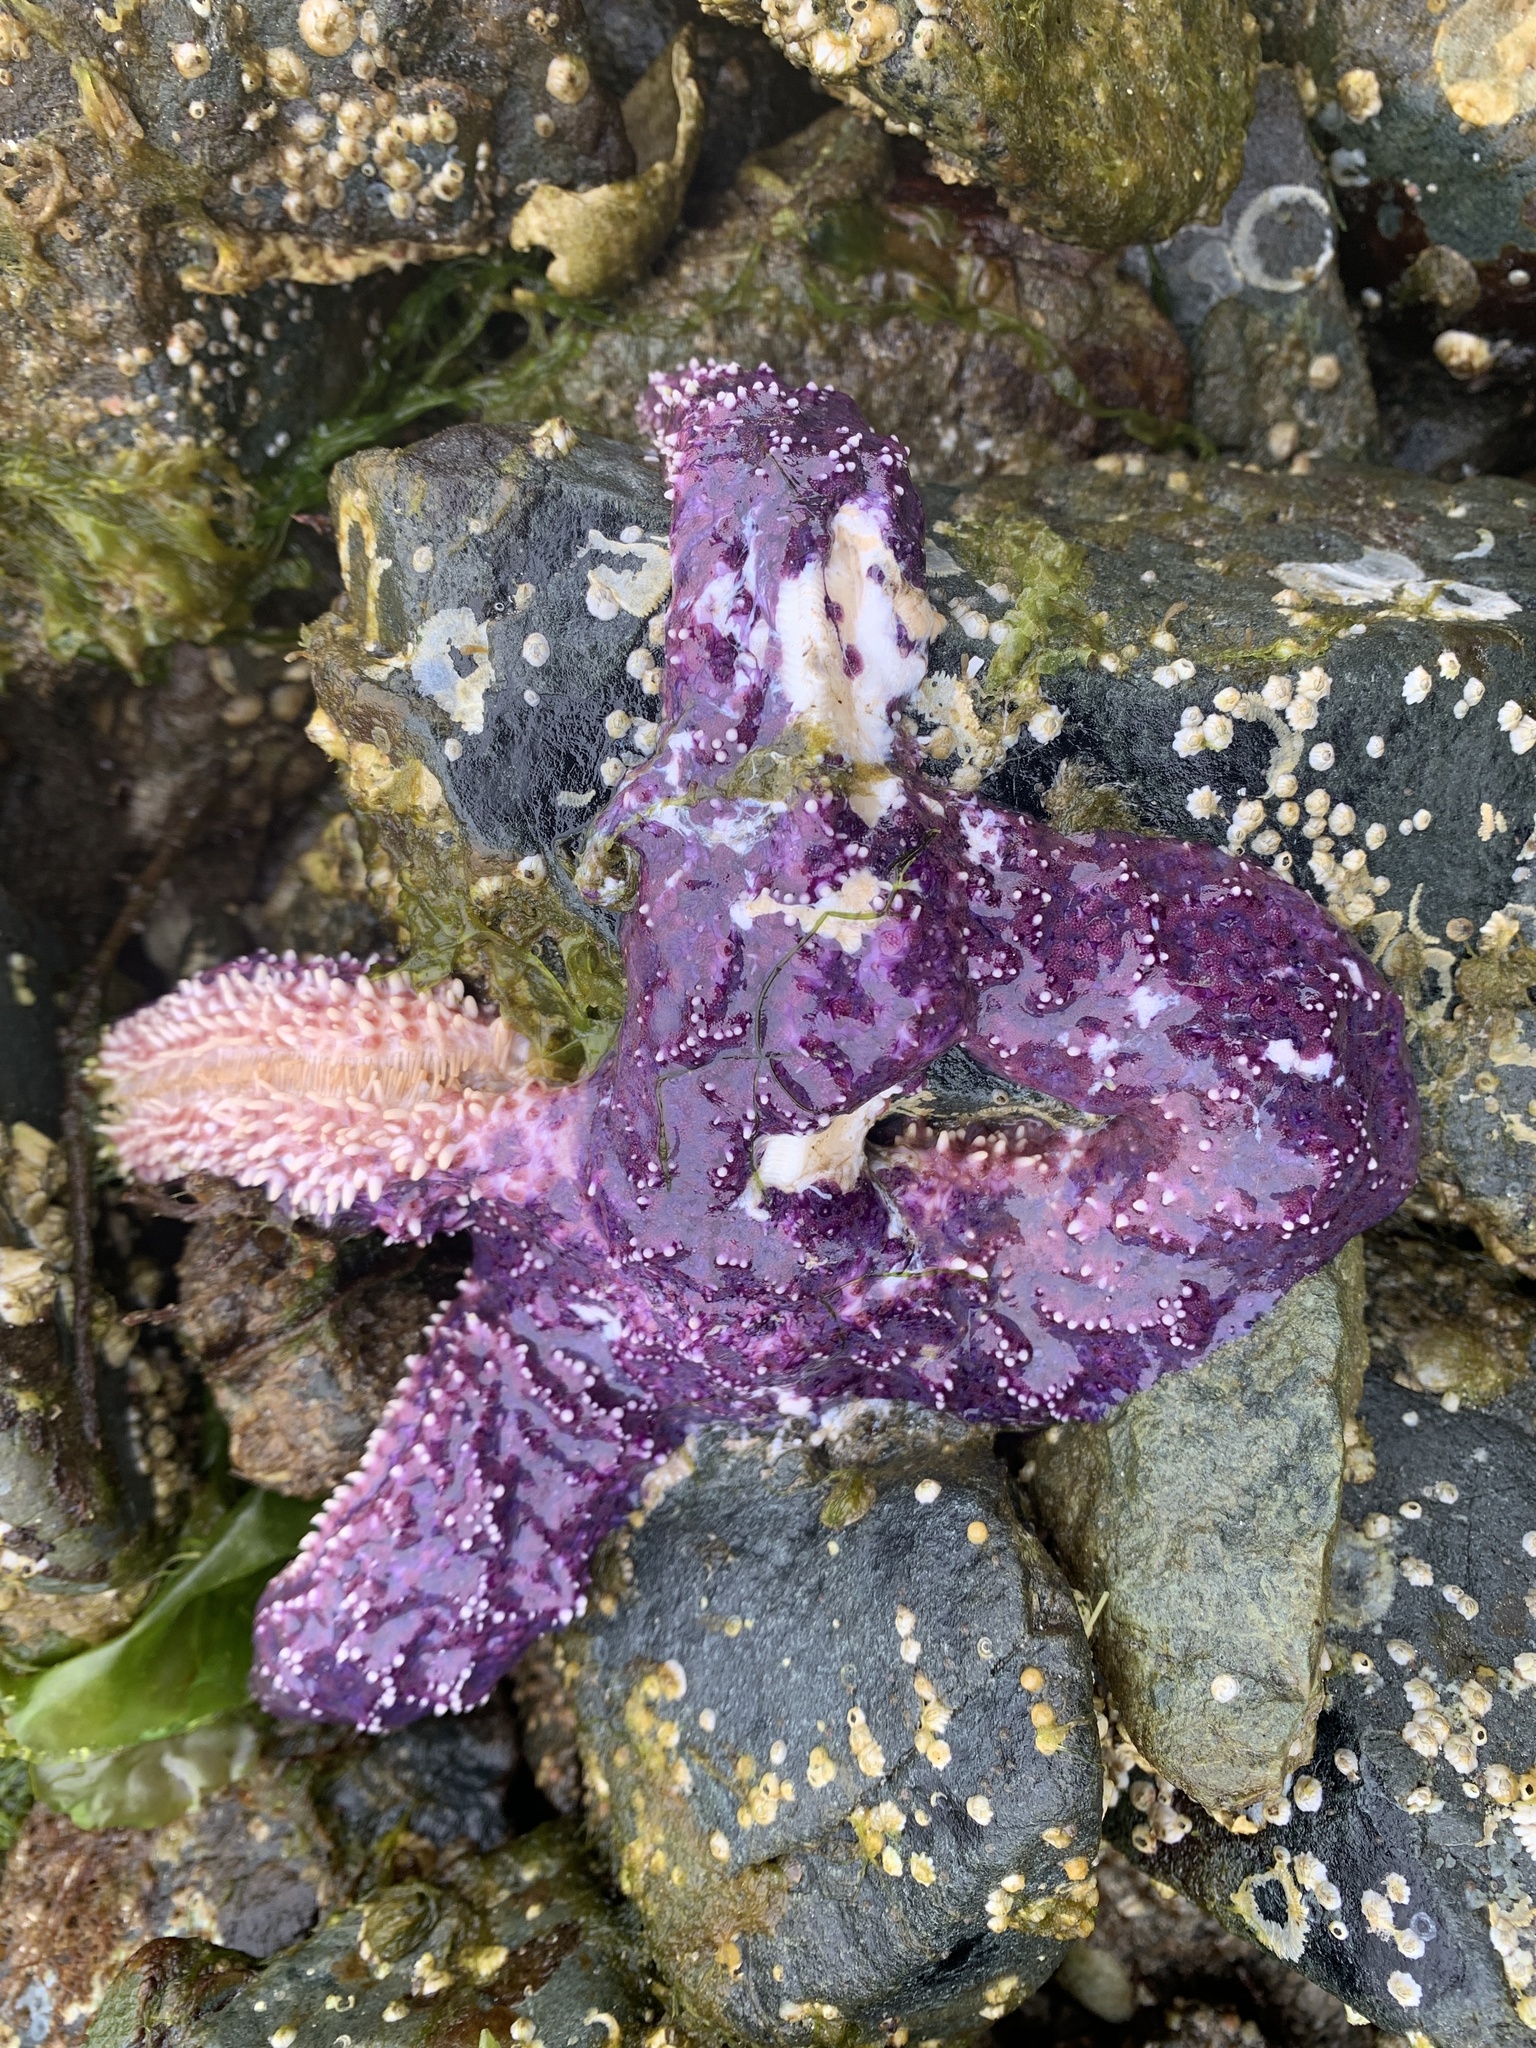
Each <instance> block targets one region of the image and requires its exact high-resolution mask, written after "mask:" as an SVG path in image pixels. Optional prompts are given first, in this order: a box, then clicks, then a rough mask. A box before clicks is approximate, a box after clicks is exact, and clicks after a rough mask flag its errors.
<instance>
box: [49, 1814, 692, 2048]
mask: <svg viewBox="0 0 1536 2048" xmlns="http://www.w3.org/2000/svg"><path fill="white" fill-rule="evenodd" d="M645 1969H646V1965H645V1957H644V1950H643V1947H642V1946H641V1945H640V1942H639V1939H638V1936H637V1930H636V1928H635V1925H634V1920H633V1915H632V1914H630V1913H628V1912H627V1911H626V1910H624V1909H622V1908H620V1909H615V1908H614V1907H613V1906H612V1905H610V1904H609V1902H608V1901H607V1900H606V1899H605V1898H604V1897H603V1895H602V1894H601V1892H599V1890H598V1889H597V1887H596V1885H595V1884H594V1883H593V1880H592V1876H591V1874H590V1872H589V1871H588V1869H587V1868H586V1865H585V1863H584V1860H583V1857H582V1853H581V1848H580V1843H579V1840H578V1838H577V1836H576V1834H575V1831H574V1830H573V1829H571V1828H569V1827H567V1826H566V1825H564V1824H563V1823H554V1824H551V1825H550V1826H547V1827H543V1828H539V1829H537V1830H536V1831H535V1832H534V1833H533V1834H531V1835H526V1836H524V1837H522V1839H521V1840H519V1841H517V1842H514V1843H512V1844H511V1845H510V1846H509V1847H508V1848H505V1849H500V1850H497V1851H494V1852H493V1853H491V1854H489V1855H486V1856H472V1855H466V1856H461V1857H459V1858H457V1859H456V1860H454V1861H452V1862H451V1863H450V1864H449V1865H448V1866H447V1867H446V1868H445V1869H443V1870H442V1871H441V1872H440V1873H439V1875H438V1876H437V1878H436V1879H431V1878H427V1877H417V1878H414V1879H410V1880H407V1881H405V1882H403V1883H397V1884H393V1885H387V1886H385V1887H383V1888H382V1889H379V1890H376V1891H374V1892H372V1893H370V1895H369V1896H368V1898H367V1899H366V1901H365V1902H363V1903H361V1904H357V1905H352V1906H348V1907H346V1908H345V1909H343V1910H342V1911H340V1912H336V1913H333V1914H332V1915H331V1916H330V1917H329V1918H328V1919H327V1920H326V1921H325V1922H324V1924H323V1925H322V1926H320V1927H319V1928H318V1929H317V1930H316V1932H315V1933H314V1934H313V1935H312V1936H311V1937H310V1938H309V1940H307V1941H305V1942H302V1943H301V1944H299V1945H298V1946H297V1947H294V1948H290V1949H288V1950H286V1951H285V1952H284V1953H282V1954H281V1955H278V1956H276V1957H274V1959H273V1960H272V1961H271V1962H270V1963H269V1964H268V1965H267V1966H266V1968H265V1969H262V1970H256V1969H255V1968H254V1967H253V1965H252V1963H251V1959H250V1958H249V1957H247V1956H242V1955H239V1954H236V1953H233V1952H231V1951H229V1950H228V1949H224V1950H218V1951H213V1952H210V1950H209V1949H208V1947H207V1945H206V1944H205V1943H202V1942H194V1941H183V1942H178V1943H176V1944H175V1945H174V1947H173V1946H172V1944H171V1943H169V1942H164V1941H162V1942H156V1943H154V1944H152V1945H151V1946H150V1947H149V1948H148V1949H145V1950H141V1951H140V1952H139V1954H138V1955H137V1956H136V1957H134V1958H133V1959H131V1960H130V1961H129V1963H128V1965H127V1967H126V1968H125V1969H124V1970H123V1971H122V1973H121V1975H119V1976H118V1978H117V1979H116V1981H115V1983H113V1985H112V1987H111V1989H110V1991H109V1992H108V1994H107V1996H106V1998H105V1999H104V2001H103V2003H102V2006H101V2010H100V2012H99V2014H98V2015H97V2018H96V2020H95V2022H94V2023H93V2025H92V2027H91V2031H90V2035H89V2039H90V2042H91V2044H92V2048H130V2044H135V2048H137V2044H140V2043H147V2042H151V2041H152V2042H155V2043H158V2044H161V2048H268V2044H269V2042H270V2039H271V2036H272V2034H273V2033H274V2032H278V2033H280V2034H281V2035H282V2037H283V2039H284V2041H285V2042H291V2043H293V2044H295V2048H332V2044H333V2043H334V2041H335V2038H336V2035H337V2032H338V2029H339V2028H341V2029H344V2030H345V2032H346V2033H347V2035H348V2036H349V2038H350V2040H351V2041H352V2042H353V2043H354V2044H356V2048H383V2044H384V2043H386V2042H388V2043H390V2044H391V2048H428V2044H436V2043H439V2042H440V2043H442V2044H443V2048H460V2044H465V2043H467V2044H469V2048H473V2044H475V2043H476V2042H478V2041H479V2040H480V2039H481V2037H482V2033H484V2032H489V2033H490V2035H491V2036H492V2038H493V2039H495V2040H496V2041H498V2042H505V2041H507V2040H508V2039H509V2038H510V2039H511V2040H512V2041H514V2042H515V2041H529V2042H531V2041H535V2040H538V2041H542V2042H543V2043H544V2044H545V2048H578V2044H579V2048H591V2043H592V2042H593V2041H594V2040H602V2039H606V2040H608V2041H617V2040H620V2039H625V2038H631V2037H632V2038H634V2039H636V2040H638V2039H639V2038H640V2034H641V2029H642V2026H643V2025H644V2024H645V2023H646V2022H647V2021H654V2020H655V2018H656V2017H657V2012H656V2005H655V2002H654V2001H653V2000H652V1998H651V1997H650V1993H649V1987H648V1985H647V1983H646V1981H645ZM605 2028H606V2030H607V2031H606V2034H605V2033H604V2031H603V2030H604V2029H605ZM631 2030H633V2031H631ZM665 2038H666V2036H665V2034H663V2039H665Z"/></svg>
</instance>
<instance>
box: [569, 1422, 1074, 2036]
mask: <svg viewBox="0 0 1536 2048" xmlns="http://www.w3.org/2000/svg"><path fill="white" fill-rule="evenodd" d="M693 1467H694V1469H693V1470H692V1473H691V1475H690V1476H688V1477H686V1478H684V1479H682V1480H681V1481H680V1483H678V1484H676V1485H675V1486H673V1487H672V1489H671V1490H670V1491H667V1492H666V1493H665V1494H664V1496H663V1497H662V1498H660V1499H659V1500H656V1499H654V1498H653V1499H652V1502H651V1505H650V1507H649V1509H648V1511H647V1512H646V1513H645V1514H644V1515H643V1516H641V1517H639V1518H638V1524H639V1525H638V1526H637V1527H633V1528H631V1529H629V1530H626V1531H624V1532H621V1534H620V1536H619V1537H618V1538H617V1539H616V1540H615V1541H614V1542H612V1543H611V1545H610V1547H609V1549H608V1551H607V1553H606V1558H605V1561H603V1562H601V1563H600V1566H599V1572H598V1577H597V1580H596V1584H595V1588H594V1596H593V1599H592V1602H591V1605H590V1607H589V1609H588V1612H587V1615H586V1618H585V1620H584V1621H582V1622H580V1623H578V1624H577V1625H576V1626H575V1627H574V1628H572V1629H571V1630H569V1631H567V1633H566V1634H565V1635H564V1636H563V1637H562V1638H560V1639H559V1641H558V1645H557V1651H556V1656H557V1661H558V1664H559V1666H560V1668H561V1669H562V1671H563V1675H564V1677H565V1681H566V1684H567V1685H568V1686H569V1688H570V1690H571V1693H572V1696H573V1699H574V1702H575V1706H576V1712H577V1717H578V1721H579V1725H580V1735H581V1742H582V1748H583V1760H584V1777H585V1783H586V1791H587V1800H588V1819H589V1824H590V1825H591V1826H592V1827H593V1828H594V1829H595V1831H596V1833H597V1837H598V1839H599V1841H600V1843H601V1844H602V1846H603V1849H604V1851H605V1853H606V1855H607V1857H608V1859H609V1861H610V1864H611V1867H612V1868H613V1870H614V1873H615V1875H616V1877H617V1878H618V1881H619V1883H620V1884H621V1886H622V1887H623V1889H624V1890H625V1891H626V1892H627V1894H628V1895H629V1896H630V1897H631V1898H632V1899H633V1901H634V1903H635V1905H636V1907H637V1908H638V1909H639V1912H640V1916H641V1919H642V1921H643V1923H644V1925H645V1928H646V1933H647V1936H648V1938H649V1940H650V1941H651V1943H652V1945H653V1947H654V1949H655V1952H656V1954H657V1958H658V1961H659V1963H660V1965H661V1968H662V1972H663V1975H664V1976H665V1978H666V1980H667V1982H668V1984H669V1986H670V1988H671V1992H672V1997H673V2000H674V2003H675V2006H676V2009H677V2011H678V2013H679V2016H680V2017H681V2019H682V2020H683V2022H684V2023H685V2024H686V2025H689V2026H693V2027H696V2028H697V2029H698V2031H699V2032H700V2033H701V2034H702V2035H703V2036H704V2037H705V2038H707V2039H711V2040H715V2039H723V2040H727V2041H750V2042H764V2043H775V2042H779V2041H789V2040H797V2039H800V2038H803V2033H802V2030H804V2029H806V2028H809V2029H811V2030H812V2031H811V2038H813V2039H818V2040H823V2041H826V2042H829V2043H840V2044H850V2048H851V2044H852V2043H855V2042H864V2041H869V2040H874V2039H879V2040H886V2039H889V2038H891V2033H892V2029H894V2028H898V2027H904V2028H907V2029H908V2030H909V2033H910V2037H911V2038H912V2039H914V2040H915V2039H918V2038H919V2037H924V2038H926V2037H928V2036H941V2037H942V2038H943V2039H945V2040H963V2039H968V2038H970V2037H971V2035H972V2034H973V2033H974V2032H975V2031H976V2030H978V2029H979V2028H981V2027H983V2026H984V2025H985V2024H986V2023H987V2022H988V2021H990V2020H992V2019H995V2018H997V2017H999V2016H1000V2015H1001V2014H1002V2013H1003V2012H1006V2011H1008V2010H1009V2009H1010V2008H1011V2007H1013V2006H1014V2005H1015V2004H1017V2003H1018V2002H1019V2000H1020V1999H1021V1998H1023V1997H1024V1996H1025V1995H1026V1994H1027V1993H1028V1992H1029V1991H1030V1990H1032V1989H1033V1988H1034V1986H1035V1985H1037V1984H1038V1983H1040V1982H1041V1981H1042V1979H1043V1978H1044V1977H1046V1976H1047V1975H1049V1973H1050V1971H1051V1970H1052V1969H1054V1967H1055V1966H1056V1963H1057V1961H1058V1960H1059V1958H1060V1954H1061V1949H1060V1946H1059V1944H1060V1943H1061V1942H1062V1941H1063V1940H1071V1939H1074V1938H1077V1937H1080V1936H1081V1935H1084V1934H1086V1933H1087V1932H1088V1930H1089V1928H1090V1927H1091V1925H1092V1918H1093V1902H1094V1891H1093V1880H1092V1877H1091V1874H1090V1873H1091V1867H1092V1860H1093V1857H1094V1853H1095V1850H1096V1846H1097V1840H1098V1819H1099V1799H1100V1794H1099V1782H1098V1759H1097V1738H1096V1734H1095V1718H1094V1707H1093V1700H1092V1680H1091V1676H1090V1673H1089V1670H1088V1663H1087V1653H1086V1647H1085V1645H1084V1642H1083V1637H1082V1631H1081V1627H1080V1624H1079V1622H1078V1619H1077V1613H1076V1610H1075V1608H1074V1606H1073V1604H1072V1600H1071V1596H1070V1594H1069V1593H1068V1590H1067V1588H1066V1586H1065V1584H1064V1583H1063V1582H1062V1579H1061V1577H1060V1575H1059V1574H1058V1573H1057V1572H1056V1570H1055V1568H1054V1567H1053V1566H1052V1565H1051V1563H1050V1561H1049V1559H1048V1558H1047V1557H1046V1556H1045V1554H1044V1552H1043V1551H1042V1550H1041V1548H1040V1547H1039V1545H1038V1544H1037V1543H1036V1541H1035V1539H1034V1537H1033V1536H1032V1535H1031V1534H1030V1533H1029V1531H1028V1530H1027V1529H1026V1527H1025V1526H1024V1524H1023V1523H1022V1521H1021V1520H1020V1518H1019V1513H1018V1508H1017V1505H1016V1502H1015V1499H1014V1495H1013V1490H1012V1486H1011V1483H1010V1480H1009V1478H1008V1475H1007V1472H1006V1471H1005V1469H1004V1468H1003V1466H1002V1465H1001V1464H1000V1463H999V1462H998V1461H997V1460H996V1459H995V1457H994V1456H993V1454H992V1449H991V1444H990V1440H989V1438H988V1437H987V1436H986V1434H985V1433H983V1432H979V1431H975V1430H966V1429H961V1428H956V1427H955V1426H953V1425H951V1424H947V1423H945V1422H942V1421H935V1420H934V1419H933V1418H931V1417H924V1416H921V1415H917V1414H916V1413H915V1412H912V1411H906V1410H898V1409H893V1410H891V1411H890V1412H889V1413H885V1412H882V1409H881V1407H880V1406H879V1405H878V1404H877V1406H876V1407H875V1408H874V1409H868V1408H861V1409H854V1410H850V1411H844V1414H843V1417H842V1418H841V1420H840V1421H838V1422H836V1423H833V1424H829V1425H827V1426H826V1427H824V1428H822V1429H821V1430H819V1431H812V1430H811V1429H810V1428H809V1425H805V1426H802V1427H801V1428H799V1429H795V1428H793V1427H792V1426H791V1425H788V1424H787V1425H786V1429H785V1431H784V1433H782V1434H781V1435H780V1436H778V1437H775V1438H772V1439H770V1438H766V1437H743V1436H734V1435H732V1434H730V1433H729V1432H727V1431H724V1430H716V1431H711V1432H709V1433H708V1434H707V1435H706V1436H705V1437H703V1438H702V1439H701V1440H700V1441H699V1443H698V1445H697V1447H696V1450H695V1453H694V1458H693Z"/></svg>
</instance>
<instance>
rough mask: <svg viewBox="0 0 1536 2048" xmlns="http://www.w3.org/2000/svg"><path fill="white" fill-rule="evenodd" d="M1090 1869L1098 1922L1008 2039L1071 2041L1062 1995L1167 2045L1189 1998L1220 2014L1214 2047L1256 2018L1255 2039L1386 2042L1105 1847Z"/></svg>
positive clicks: (1223, 2046)
mask: <svg viewBox="0 0 1536 2048" xmlns="http://www.w3.org/2000/svg"><path fill="white" fill-rule="evenodd" d="M1138 1861H1139V1859H1138ZM1097 1874H1098V1884H1099V1918H1098V1924H1097V1925H1096V1927H1095V1928H1094V1931H1093V1934H1092V1935H1091V1936H1090V1938H1089V1939H1088V1940H1087V1941H1085V1942H1080V1943H1076V1944H1074V1946H1073V1947H1072V1948H1070V1949H1068V1951H1067V1956H1066V1960H1065V1962H1064V1963H1063V1965H1062V1967H1061V1969H1059V1970H1058V1971H1057V1973H1056V1975H1055V1977H1054V1978H1053V1979H1052V1980H1051V1982H1050V1984H1049V1985H1047V1986H1046V1987H1045V1991H1044V1992H1043V1993H1042V1994H1038V1995H1037V1998H1036V1999H1035V2000H1032V2001H1031V2002H1030V2006H1031V2008H1034V2007H1038V2006H1044V2005H1045V2004H1046V2002H1047V1999H1049V2005H1050V2009H1049V2011H1048V2012H1047V2011H1039V2012H1038V2013H1037V2012H1036V2011H1034V2010H1032V2009H1029V2008H1027V2009H1026V2010H1029V2011H1030V2018H1031V2020H1032V2021H1033V2023H1034V2027H1035V2029H1036V2031H1035V2032H1034V2033H1033V2034H1031V2035H1028V2036H1019V2037H1018V2038H1021V2039H1029V2040H1038V2041H1049V2042H1051V2043H1053V2044H1055V2043H1058V2042H1059V2043H1061V2044H1062V2048H1066V2044H1067V2043H1072V2044H1074V2048H1076V2044H1077V2042H1078V2041H1079V2040H1080V2039H1081V2038H1082V2016H1081V2013H1079V2014H1077V2015H1076V2023H1075V2024H1074V2018H1073V2016H1072V2012H1071V2005H1070V2004H1069V2003H1068V1999H1069V1998H1070V1999H1071V2001H1073V2002H1075V2003H1076V2004H1077V2005H1078V2006H1079V2007H1081V2008H1082V2009H1083V2011H1086V2012H1088V2013H1090V2014H1092V2015H1093V2016H1094V2017H1095V2018H1098V2019H1102V2020H1105V2021H1107V2022H1108V2023H1109V2024H1110V2025H1112V2026H1116V2027H1123V2026H1125V2024H1126V2021H1127V2020H1133V2021H1134V2022H1135V2024H1134V2026H1133V2028H1132V2029H1131V2030H1130V2032H1129V2034H1128V2036H1127V2038H1130V2039H1135V2040H1138V2041H1140V2040H1141V2039H1143V2038H1147V2039H1152V2040H1160V2039H1167V2038H1169V2037H1171V2040H1172V2042H1173V2043H1176V2044H1177V2048H1188V2044H1189V2040H1190V2038H1191V2035H1192V2032H1193V2026H1194V2022H1193V2020H1192V2018H1191V2014H1192V2012H1193V2011H1194V2010H1196V2009H1197V2008H1198V2006H1204V2008H1205V2010H1206V2011H1207V2012H1210V2011H1212V2010H1213V2009H1214V2010H1215V2011H1217V2012H1219V2013H1221V2014H1222V2015H1223V2018H1222V2020H1221V2022H1220V2025H1219V2026H1218V2030H1217V2031H1216V2033H1215V2034H1214V2036H1212V2037H1210V2038H1212V2039H1213V2040H1214V2042H1215V2043H1216V2044H1218V2048H1239V2044H1241V2042H1242V2041H1243V2040H1245V2039H1246V2038H1249V2037H1246V2036H1244V2035H1243V2033H1242V2031H1241V2029H1242V2026H1243V2025H1244V2024H1246V2025H1248V2026H1250V2027H1256V2029H1257V2035H1256V2038H1258V2039H1259V2040H1261V2041H1262V2042H1264V2043H1266V2044H1269V2048H1395V2044H1394V2043H1392V2042H1389V2041H1388V2040H1387V2039H1386V2037H1384V2036H1381V2035H1377V2034H1376V2033H1374V2031H1373V2032H1370V2033H1365V2034H1362V2033H1360V2032H1359V2031H1358V2029H1357V2028H1355V2027H1354V2026H1352V2025H1351V2022H1350V2020H1349V2018H1348V2017H1347V2016H1346V2012H1345V2007H1344V2005H1343V2003H1342V2001H1341V2000H1339V1999H1336V1998H1334V1997H1332V1996H1331V1995H1330V1994H1329V1993H1328V1992H1326V1991H1324V1990H1323V1989H1322V1988H1321V1987H1320V1986H1319V1985H1316V1984H1311V1983H1309V1982H1308V1981H1307V1979H1306V1978H1305V1977H1302V1976H1299V1975H1298V1974H1297V1972H1296V1971H1295V1970H1293V1969H1291V1968H1290V1966H1289V1965H1288V1964H1286V1963H1283V1962H1281V1961H1280V1960H1279V1959H1278V1957H1275V1956H1269V1955H1264V1954H1261V1953H1260V1952H1259V1951H1258V1950H1256V1949H1255V1948H1254V1947H1253V1945H1252V1943H1251V1942H1250V1941H1248V1940H1246V1939H1240V1938H1239V1937H1237V1936H1236V1935H1233V1934H1229V1933H1228V1932H1227V1930H1226V1929H1225V1928H1224V1927H1222V1926H1221V1925H1220V1924H1219V1923H1218V1922H1217V1921H1215V1920H1213V1919H1212V1918H1211V1917H1210V1915H1209V1914H1207V1913H1203V1912H1202V1911H1201V1910H1200V1909H1199V1908H1198V1907H1197V1906H1195V1905H1194V1904H1192V1903H1191V1901H1190V1900H1188V1899H1186V1898H1183V1897H1181V1896H1180V1895H1179V1894H1178V1893H1177V1892H1174V1891H1170V1890H1169V1888H1168V1887H1167V1886H1166V1885H1162V1884H1159V1883H1158V1882H1157V1881H1156V1880H1154V1879H1153V1878H1151V1877H1149V1876H1147V1875H1146V1873H1145V1871H1144V1870H1142V1869H1139V1868H1138V1869H1132V1868H1131V1867H1130V1865H1129V1864H1127V1863H1126V1861H1125V1859H1124V1858H1123V1857H1122V1856H1120V1855H1119V1854H1118V1853H1117V1852H1116V1851H1115V1850H1114V1849H1111V1848H1109V1847H1107V1846H1106V1847H1105V1848H1104V1849H1103V1850H1101V1852H1100V1855H1099V1862H1098V1873H1097ZM1159 2013H1160V2015H1161V2022H1160V2024H1159V2022H1158V2020H1157V2019H1156V2018H1155V2017H1154V2015H1155V2014H1159ZM1023 2017H1024V2014H1023V2013H1022V2012H1021V2014H1020V2015H1019V2019H1022V2018H1023ZM1017 2023H1018V2022H1017V2021H1016V2022H1015V2024H1016V2025H1017ZM1115 2038H1117V2039H1118V2038H1121V2037H1119V2036H1116V2037H1115ZM1193 2038H1195V2039H1196V2040H1199V2039H1203V2038H1206V2037H1204V2036H1201V2035H1199V2034H1193Z"/></svg>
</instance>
